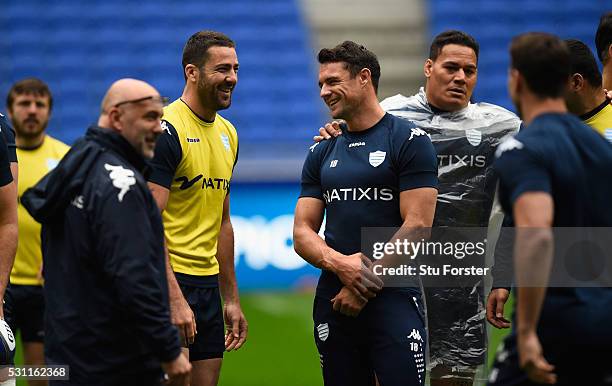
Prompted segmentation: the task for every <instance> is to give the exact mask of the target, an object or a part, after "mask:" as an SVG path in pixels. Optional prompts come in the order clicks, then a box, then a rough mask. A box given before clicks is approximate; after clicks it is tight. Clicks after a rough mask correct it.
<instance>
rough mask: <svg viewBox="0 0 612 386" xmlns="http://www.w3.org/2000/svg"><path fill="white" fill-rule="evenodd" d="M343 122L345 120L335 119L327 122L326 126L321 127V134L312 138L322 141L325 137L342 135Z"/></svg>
mask: <svg viewBox="0 0 612 386" xmlns="http://www.w3.org/2000/svg"><path fill="white" fill-rule="evenodd" d="M341 123H343V121H333V122H330V123H326V124H325V126H324V127H321V128H319V135H315V136H314V137H313V138H312V139H314V141H315V142H321V141H323V140H325V139H330V138H332V137H337V136H339V135H341V134H342V130H341V129H340V124H341Z"/></svg>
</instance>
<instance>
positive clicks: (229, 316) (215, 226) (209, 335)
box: [149, 31, 248, 386]
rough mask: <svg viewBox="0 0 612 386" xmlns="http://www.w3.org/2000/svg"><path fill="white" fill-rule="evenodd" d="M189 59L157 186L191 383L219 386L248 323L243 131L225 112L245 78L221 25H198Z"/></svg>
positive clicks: (162, 148)
mask: <svg viewBox="0 0 612 386" xmlns="http://www.w3.org/2000/svg"><path fill="white" fill-rule="evenodd" d="M182 63H183V71H184V74H183V75H184V77H185V88H184V90H183V94H182V96H181V97H180V98H179V99H177V100H176V101H174V102H173V103H171V104H170V105H169V106H167V107H166V108H165V109H164V120H163V121H162V127H163V128H164V133H163V134H162V135H161V136H160V138H159V140H158V144H157V148H156V152H155V153H156V154H155V158H154V159H153V161H152V167H153V171H152V173H151V175H150V176H149V187H150V188H151V191H152V193H153V196H154V197H155V200H156V201H157V204H158V206H159V208H160V209H161V211H162V217H163V220H164V228H165V237H166V243H167V247H168V254H169V263H168V282H169V286H170V304H171V308H172V313H173V322H174V323H175V324H177V325H178V326H179V331H181V334H182V335H183V337H184V338H185V339H186V343H187V347H188V354H189V360H190V361H191V362H192V364H193V373H192V383H191V384H192V385H194V386H195V385H197V386H201V385H203V386H215V385H216V384H217V382H218V380H219V373H220V371H221V363H222V360H223V352H224V351H231V350H237V349H239V348H240V347H241V346H242V345H243V344H244V342H245V340H246V337H247V328H248V327H247V321H246V319H245V317H244V314H243V313H242V309H241V307H240V299H239V297H238V285H237V283H236V274H235V271H234V230H233V228H232V223H231V220H230V191H229V188H230V180H231V178H232V172H233V169H234V166H235V164H236V161H237V159H238V135H237V133H236V129H235V128H234V126H233V125H232V124H231V123H230V122H229V121H228V120H226V119H225V118H223V117H222V116H221V115H219V114H218V113H217V112H218V111H219V110H223V109H227V108H228V107H229V106H230V104H231V97H232V92H233V90H234V87H235V86H236V83H237V81H238V58H237V56H236V49H235V44H234V42H233V41H232V40H231V39H230V38H229V37H227V36H226V35H224V34H222V33H219V32H214V31H200V32H197V33H195V34H193V35H192V36H191V37H190V38H189V40H188V41H187V44H186V45H185V48H184V49H183V60H182ZM170 264H171V267H170ZM219 292H220V293H219ZM219 295H221V297H222V298H223V306H222V305H221V299H220V296H219ZM194 318H195V320H194ZM224 321H225V324H227V331H225V327H224ZM196 326H197V332H198V333H197V334H196V333H195V332H196V331H195V327H196Z"/></svg>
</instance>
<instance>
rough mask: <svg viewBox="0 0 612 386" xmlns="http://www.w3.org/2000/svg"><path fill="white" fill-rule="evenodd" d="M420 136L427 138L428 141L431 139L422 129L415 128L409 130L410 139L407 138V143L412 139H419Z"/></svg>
mask: <svg viewBox="0 0 612 386" xmlns="http://www.w3.org/2000/svg"><path fill="white" fill-rule="evenodd" d="M422 135H426V136H428V137H429V139H431V135H429V134H427V133H426V132H425V130H423V129H419V128H418V127H415V128H413V129H410V138H408V140H409V141H412V138H414V137H420V136H422Z"/></svg>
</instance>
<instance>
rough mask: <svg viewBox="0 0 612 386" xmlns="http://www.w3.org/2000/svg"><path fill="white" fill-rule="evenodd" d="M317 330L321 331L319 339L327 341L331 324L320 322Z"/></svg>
mask: <svg viewBox="0 0 612 386" xmlns="http://www.w3.org/2000/svg"><path fill="white" fill-rule="evenodd" d="M317 332H318V333H319V339H320V340H321V341H322V342H325V341H326V340H327V338H328V337H329V325H328V324H327V323H322V324H319V325H318V326H317Z"/></svg>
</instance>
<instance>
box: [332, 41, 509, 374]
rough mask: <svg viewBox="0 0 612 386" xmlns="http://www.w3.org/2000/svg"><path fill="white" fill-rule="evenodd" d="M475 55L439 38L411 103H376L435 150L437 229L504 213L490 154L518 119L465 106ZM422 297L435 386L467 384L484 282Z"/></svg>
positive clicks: (479, 357) (504, 290)
mask: <svg viewBox="0 0 612 386" xmlns="http://www.w3.org/2000/svg"><path fill="white" fill-rule="evenodd" d="M478 53H479V46H478V43H477V42H476V40H475V39H474V38H473V37H472V36H470V35H468V34H467V33H465V32H462V31H455V30H450V31H445V32H442V33H440V34H438V35H437V36H436V37H435V38H434V39H433V41H432V43H431V46H430V53H429V58H428V59H427V60H426V61H425V65H424V74H425V77H426V84H425V88H421V89H420V90H419V93H417V94H416V95H413V96H411V97H405V96H403V95H396V96H394V97H390V98H387V99H385V100H384V101H382V102H381V106H382V107H383V108H384V109H385V110H386V111H387V112H389V113H390V114H393V115H395V116H397V117H399V118H403V119H407V120H409V121H411V122H414V123H415V124H416V125H417V126H418V127H420V128H422V129H423V130H425V131H427V132H428V134H429V135H430V136H431V140H432V142H433V144H434V146H435V147H436V152H437V154H438V163H439V171H438V173H439V175H438V177H439V181H440V185H439V191H438V202H437V207H436V215H435V218H434V225H435V226H452V227H481V228H485V227H487V226H488V225H489V223H491V228H493V229H494V228H496V227H499V225H500V223H501V217H502V215H501V212H500V211H499V209H498V208H495V206H494V196H495V184H496V178H495V176H494V173H493V170H492V163H493V154H494V152H495V149H496V147H497V145H498V144H499V143H500V142H501V141H502V140H503V138H505V137H506V136H508V135H509V134H511V133H514V132H516V131H517V130H518V128H519V126H520V120H519V119H518V118H517V117H516V116H515V115H514V114H513V113H511V112H510V111H508V110H506V109H504V108H502V107H499V106H496V105H492V104H489V103H475V104H474V103H470V99H471V97H472V93H473V91H474V87H475V85H476V81H477V75H478V69H477V66H478ZM336 128H338V124H328V125H326V126H325V128H323V129H321V130H320V135H321V136H323V137H325V138H329V137H330V134H333V135H337V134H338V131H337V130H335V129H336ZM328 131H329V133H328ZM492 208H493V210H492ZM495 224H496V225H495ZM502 236H503V235H502ZM483 237H484V236H483ZM507 244H508V240H505V239H504V240H502V239H500V241H499V242H498V248H497V249H496V253H495V255H496V265H495V267H494V269H493V273H494V280H493V289H492V290H491V293H490V294H489V297H488V301H487V305H486V316H487V319H488V321H489V322H490V323H491V324H492V325H494V326H495V327H497V328H507V327H509V325H510V324H509V322H508V321H507V320H506V319H505V318H504V315H503V311H504V304H505V302H506V301H507V299H508V296H509V293H510V284H511V280H512V277H511V276H512V275H511V266H510V265H509V264H508V261H507V260H508V259H507V258H502V257H504V255H506V254H508V250H509V248H508V245H507ZM425 284H426V283H425ZM475 289H476V290H475ZM425 297H426V303H427V311H428V312H427V320H428V331H429V338H430V343H429V344H430V350H431V351H430V355H431V360H432V363H431V364H430V367H432V368H433V369H432V373H431V382H432V386H444V385H471V384H472V382H473V379H474V375H475V371H476V367H477V366H478V365H481V364H483V363H484V361H485V357H486V355H485V354H486V342H485V324H484V320H483V319H484V315H485V314H484V312H483V309H484V307H485V306H484V304H483V299H484V294H483V288H482V283H481V281H480V280H477V281H475V282H474V286H473V287H472V286H469V287H465V286H459V285H457V286H455V287H453V288H425Z"/></svg>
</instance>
